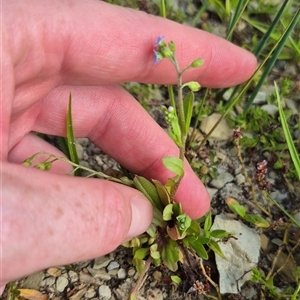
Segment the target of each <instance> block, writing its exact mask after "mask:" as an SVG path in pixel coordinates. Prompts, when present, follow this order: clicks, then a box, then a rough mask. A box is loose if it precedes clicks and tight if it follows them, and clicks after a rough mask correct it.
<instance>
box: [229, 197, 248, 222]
mask: <svg viewBox="0 0 300 300" xmlns="http://www.w3.org/2000/svg"><path fill="white" fill-rule="evenodd" d="M226 204H227V205H228V207H229V208H230V210H231V211H233V212H234V213H236V214H237V215H239V216H240V217H242V218H244V217H245V215H246V209H245V207H244V206H242V205H240V204H239V203H238V202H237V201H236V200H235V199H233V198H227V199H226Z"/></svg>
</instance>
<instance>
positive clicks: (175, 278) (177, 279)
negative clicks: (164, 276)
mask: <svg viewBox="0 0 300 300" xmlns="http://www.w3.org/2000/svg"><path fill="white" fill-rule="evenodd" d="M171 280H172V281H173V282H174V283H176V284H178V285H179V284H180V283H181V278H180V277H178V276H176V275H172V276H171Z"/></svg>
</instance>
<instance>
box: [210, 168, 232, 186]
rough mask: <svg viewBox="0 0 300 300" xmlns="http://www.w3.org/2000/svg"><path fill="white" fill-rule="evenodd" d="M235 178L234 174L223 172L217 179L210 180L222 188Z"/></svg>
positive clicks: (212, 184)
mask: <svg viewBox="0 0 300 300" xmlns="http://www.w3.org/2000/svg"><path fill="white" fill-rule="evenodd" d="M232 180H233V176H232V175H231V174H230V173H228V172H222V173H220V174H219V175H218V177H217V178H216V179H213V180H212V181H211V182H210V185H211V186H213V187H215V188H217V189H220V188H222V187H223V186H224V185H225V184H226V183H228V182H231V181H232Z"/></svg>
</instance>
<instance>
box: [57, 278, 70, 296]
mask: <svg viewBox="0 0 300 300" xmlns="http://www.w3.org/2000/svg"><path fill="white" fill-rule="evenodd" d="M68 284H69V281H68V279H67V278H66V277H63V276H61V277H58V278H57V281H56V290H57V291H58V292H61V293H62V292H63V291H64V290H65V288H66V287H67V285H68Z"/></svg>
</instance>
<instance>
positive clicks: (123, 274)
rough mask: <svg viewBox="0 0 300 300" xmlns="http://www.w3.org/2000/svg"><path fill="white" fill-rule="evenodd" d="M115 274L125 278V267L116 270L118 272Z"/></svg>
mask: <svg viewBox="0 0 300 300" xmlns="http://www.w3.org/2000/svg"><path fill="white" fill-rule="evenodd" d="M117 275H118V278H119V279H124V278H126V271H125V269H123V268H121V269H120V270H118V274H117Z"/></svg>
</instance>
